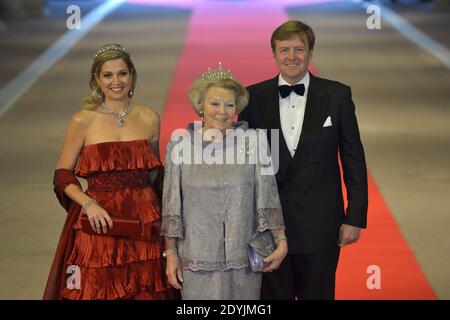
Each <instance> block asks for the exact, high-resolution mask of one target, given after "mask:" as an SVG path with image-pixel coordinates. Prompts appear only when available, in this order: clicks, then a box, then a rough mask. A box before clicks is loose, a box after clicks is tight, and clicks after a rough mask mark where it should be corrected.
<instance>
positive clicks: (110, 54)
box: [82, 44, 137, 110]
mask: <svg viewBox="0 0 450 320" xmlns="http://www.w3.org/2000/svg"><path fill="white" fill-rule="evenodd" d="M116 59H122V60H123V61H124V62H125V63H126V64H127V67H128V71H129V72H130V74H131V89H130V91H129V92H128V97H129V98H131V97H132V95H133V93H134V89H135V87H136V82H137V72H136V68H135V67H134V64H133V61H131V58H130V54H129V53H128V50H127V49H126V48H125V47H123V46H121V45H120V44H105V45H104V46H102V47H101V48H100V49H99V50H98V51H97V53H96V55H95V58H94V62H93V63H92V66H91V77H90V80H89V87H90V88H91V96H90V97H86V98H85V99H83V104H82V105H83V108H84V109H89V110H93V109H95V108H97V107H98V106H99V105H100V104H101V103H102V102H103V100H104V99H105V94H104V93H103V92H102V90H101V88H100V87H99V85H98V84H97V79H96V77H100V70H101V68H102V66H103V64H104V63H105V62H106V61H110V60H116Z"/></svg>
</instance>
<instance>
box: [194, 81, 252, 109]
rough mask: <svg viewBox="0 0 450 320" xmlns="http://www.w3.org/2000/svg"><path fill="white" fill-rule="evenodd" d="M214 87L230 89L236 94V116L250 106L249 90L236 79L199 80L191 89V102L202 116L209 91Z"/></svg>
mask: <svg viewBox="0 0 450 320" xmlns="http://www.w3.org/2000/svg"><path fill="white" fill-rule="evenodd" d="M212 87H218V88H223V89H228V90H231V91H233V92H234V95H235V98H236V114H239V113H241V112H242V111H243V110H244V109H245V107H247V104H248V98H249V95H248V92H247V89H245V87H244V86H243V85H242V83H240V82H239V81H237V80H235V79H222V80H202V79H201V77H199V78H197V79H196V80H195V81H194V83H193V84H192V86H191V87H190V89H189V93H188V96H189V101H190V102H191V105H192V107H193V108H194V111H195V112H196V113H197V114H198V115H199V116H201V114H202V109H203V102H204V101H205V96H206V93H207V92H208V90H209V89H210V88H212Z"/></svg>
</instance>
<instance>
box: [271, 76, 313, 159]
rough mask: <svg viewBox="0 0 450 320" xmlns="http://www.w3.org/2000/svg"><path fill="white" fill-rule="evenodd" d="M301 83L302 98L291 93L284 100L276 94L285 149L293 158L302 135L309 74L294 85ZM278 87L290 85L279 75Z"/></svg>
mask: <svg viewBox="0 0 450 320" xmlns="http://www.w3.org/2000/svg"><path fill="white" fill-rule="evenodd" d="M301 83H303V85H304V86H305V93H304V95H303V96H299V95H298V94H296V93H295V92H294V91H292V92H291V94H290V95H289V96H287V97H286V98H281V96H280V95H279V94H280V93H278V98H279V101H280V122H281V131H283V136H284V140H286V144H287V147H288V149H289V152H290V153H291V156H292V157H294V154H295V151H296V149H297V145H298V141H299V140H300V134H301V133H302V127H303V118H304V117H305V107H306V97H307V95H308V88H309V72H307V73H306V75H305V76H304V77H303V79H302V80H300V81H299V82H297V83H296V84H301ZM278 85H279V86H282V85H288V86H290V84H289V83H287V82H286V81H285V80H284V79H283V77H282V76H281V74H280V75H279V76H278Z"/></svg>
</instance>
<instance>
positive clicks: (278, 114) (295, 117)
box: [239, 21, 368, 299]
mask: <svg viewBox="0 0 450 320" xmlns="http://www.w3.org/2000/svg"><path fill="white" fill-rule="evenodd" d="M314 42H315V36H314V33H313V31H312V29H311V28H310V27H309V26H308V25H306V24H304V23H302V22H300V21H288V22H286V23H284V24H282V25H281V26H280V27H278V28H277V29H276V30H275V31H274V33H273V34H272V39H271V46H272V51H273V57H274V60H275V62H276V64H277V66H278V69H279V71H280V74H279V75H277V76H276V77H275V78H273V79H269V80H266V81H263V82H260V83H257V84H254V85H251V86H250V87H248V91H249V93H250V102H249V105H248V107H247V108H246V109H245V110H244V112H243V113H241V114H240V116H239V119H240V120H245V121H248V122H249V124H250V127H252V128H263V129H278V130H280V129H281V133H280V134H279V137H280V141H279V150H272V154H273V153H274V152H279V170H278V172H277V174H276V179H277V183H278V191H279V194H280V200H281V204H282V208H283V215H284V222H285V225H286V236H287V238H288V245H289V252H288V255H287V256H286V258H285V260H284V261H283V263H282V264H281V266H280V268H279V269H278V270H275V271H273V272H271V273H264V275H263V282H262V289H261V298H262V299H295V298H298V299H334V292H335V274H336V268H337V264H338V259H339V253H340V248H341V247H343V246H345V245H347V244H350V243H353V242H356V241H357V240H358V239H359V236H360V231H361V228H365V227H366V220H367V206H368V200H367V172H366V163H365V157H364V150H363V146H362V143H361V140H360V136H359V130H358V124H357V121H356V116H355V106H354V104H353V101H352V98H351V90H350V87H348V86H346V85H344V84H341V83H339V82H336V81H331V80H326V79H321V78H318V77H315V76H313V75H312V74H310V73H309V72H308V65H309V63H310V61H311V59H312V51H313V49H314ZM268 131H269V130H268ZM268 134H269V133H268ZM269 137H270V135H269ZM338 159H340V160H341V163H342V169H343V173H344V182H345V186H346V188H347V200H348V207H347V209H346V210H345V208H344V201H343V196H342V185H341V175H340V167H339V161H338Z"/></svg>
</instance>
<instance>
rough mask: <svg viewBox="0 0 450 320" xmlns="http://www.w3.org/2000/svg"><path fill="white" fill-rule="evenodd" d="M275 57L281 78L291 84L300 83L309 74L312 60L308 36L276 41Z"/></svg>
mask: <svg viewBox="0 0 450 320" xmlns="http://www.w3.org/2000/svg"><path fill="white" fill-rule="evenodd" d="M273 57H274V59H275V62H276V64H277V67H278V70H279V71H280V74H281V76H282V77H283V79H284V80H286V81H287V82H288V83H289V84H291V85H293V84H295V83H297V82H299V81H300V80H301V79H303V77H304V76H305V74H306V72H308V65H309V63H310V62H311V60H312V51H310V50H309V47H308V41H306V36H303V37H300V36H298V35H296V36H293V37H292V38H290V39H288V40H276V41H275V51H274V53H273Z"/></svg>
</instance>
